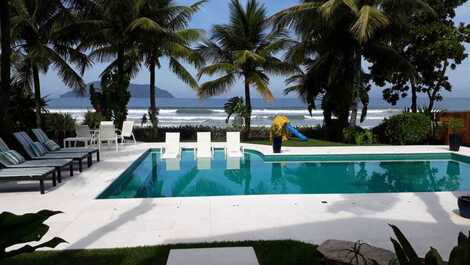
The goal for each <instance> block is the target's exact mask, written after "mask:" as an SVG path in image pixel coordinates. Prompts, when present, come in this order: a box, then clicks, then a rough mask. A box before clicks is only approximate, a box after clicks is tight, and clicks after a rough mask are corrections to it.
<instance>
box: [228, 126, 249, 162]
mask: <svg viewBox="0 0 470 265" xmlns="http://www.w3.org/2000/svg"><path fill="white" fill-rule="evenodd" d="M244 152H245V150H244V149H243V146H241V144H240V132H227V143H226V145H225V157H228V158H242V157H243V153H244Z"/></svg>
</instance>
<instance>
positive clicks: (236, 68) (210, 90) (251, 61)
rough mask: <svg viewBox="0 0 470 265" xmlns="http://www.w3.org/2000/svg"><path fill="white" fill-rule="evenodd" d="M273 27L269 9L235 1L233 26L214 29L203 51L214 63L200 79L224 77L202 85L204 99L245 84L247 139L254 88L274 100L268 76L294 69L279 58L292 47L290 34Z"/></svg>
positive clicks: (205, 56) (200, 71)
mask: <svg viewBox="0 0 470 265" xmlns="http://www.w3.org/2000/svg"><path fill="white" fill-rule="evenodd" d="M269 27H270V24H269V20H268V17H267V15H266V9H265V7H264V5H261V4H259V3H258V1H257V0H249V1H248V2H247V4H246V6H245V7H243V6H242V5H241V3H240V1H239V0H231V3H230V21H229V23H228V24H223V25H216V26H214V27H213V29H212V37H211V39H210V40H207V41H205V42H204V44H203V45H201V47H200V48H199V50H200V53H201V55H202V56H203V58H205V59H206V60H208V61H210V62H211V63H212V64H211V65H208V66H205V67H202V68H201V69H200V70H199V78H201V77H202V76H203V75H209V76H212V75H214V74H221V75H222V76H220V77H218V78H217V79H215V80H212V81H208V82H206V83H204V84H202V85H201V87H200V89H199V93H198V94H199V97H200V98H206V97H211V96H216V95H219V94H222V93H225V92H227V90H228V89H230V88H231V87H232V86H233V85H234V84H235V82H236V80H237V78H242V79H243V80H244V87H245V103H246V107H247V111H246V116H245V117H244V118H245V136H246V137H249V134H250V126H251V112H252V106H251V88H252V87H255V88H256V90H257V91H258V93H259V94H260V95H261V96H263V98H264V99H266V100H272V99H273V95H272V93H271V91H270V89H269V76H268V75H267V74H287V73H290V72H292V71H293V69H294V68H293V67H292V66H291V65H289V64H287V63H284V62H283V61H281V60H280V59H278V58H277V57H275V55H276V54H277V53H278V52H279V51H281V50H283V49H284V48H285V47H286V46H287V44H288V40H287V39H286V34H285V33H284V32H283V31H269Z"/></svg>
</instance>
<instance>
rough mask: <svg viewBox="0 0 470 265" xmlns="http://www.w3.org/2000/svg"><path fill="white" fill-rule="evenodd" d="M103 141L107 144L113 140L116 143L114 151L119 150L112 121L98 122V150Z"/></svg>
mask: <svg viewBox="0 0 470 265" xmlns="http://www.w3.org/2000/svg"><path fill="white" fill-rule="evenodd" d="M103 141H105V142H107V143H108V144H110V143H112V142H114V143H115V144H116V152H119V141H118V134H117V133H116V128H115V127H114V123H113V122H112V121H102V122H101V123H100V131H99V133H98V149H100V150H101V144H102V143H103Z"/></svg>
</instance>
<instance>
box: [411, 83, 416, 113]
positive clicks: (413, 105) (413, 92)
mask: <svg viewBox="0 0 470 265" xmlns="http://www.w3.org/2000/svg"><path fill="white" fill-rule="evenodd" d="M411 112H414V113H416V112H418V95H417V91H416V85H414V84H411Z"/></svg>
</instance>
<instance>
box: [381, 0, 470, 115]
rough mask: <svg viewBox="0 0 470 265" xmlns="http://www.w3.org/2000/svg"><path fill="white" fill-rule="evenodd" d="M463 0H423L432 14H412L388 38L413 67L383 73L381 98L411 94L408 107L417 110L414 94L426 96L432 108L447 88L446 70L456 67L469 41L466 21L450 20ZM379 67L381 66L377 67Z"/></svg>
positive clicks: (386, 65)
mask: <svg viewBox="0 0 470 265" xmlns="http://www.w3.org/2000/svg"><path fill="white" fill-rule="evenodd" d="M466 2H467V0H449V1H439V0H437V1H435V0H433V1H427V3H428V4H429V5H430V6H431V7H432V8H433V10H434V13H433V14H426V13H423V14H422V15H420V16H412V17H411V21H410V22H411V23H409V24H408V26H407V27H406V28H403V30H402V32H404V34H400V35H399V36H395V38H392V46H393V47H394V49H396V50H397V51H399V53H400V54H402V55H403V56H404V57H406V58H407V59H408V60H409V61H410V63H411V64H412V65H413V66H414V67H415V69H416V71H415V72H416V74H415V75H411V76H410V75H409V74H408V73H407V71H406V69H398V70H397V71H395V72H394V73H393V74H391V75H386V76H385V80H382V82H381V84H382V85H385V81H387V84H391V86H390V87H389V88H387V89H385V90H384V98H385V99H386V100H387V101H389V102H390V103H392V104H396V102H397V101H398V100H399V99H400V98H403V97H406V96H408V94H411V111H412V112H417V111H418V107H419V106H418V94H419V93H423V94H425V95H426V96H427V97H428V106H427V111H428V112H431V111H433V108H434V104H435V102H436V101H439V100H442V92H444V91H449V92H450V91H451V90H452V84H451V82H450V81H449V77H448V73H449V71H450V70H454V69H455V68H457V66H458V65H459V64H461V63H462V62H463V61H464V60H465V58H467V56H468V55H467V53H466V52H465V46H464V44H465V42H470V25H464V24H460V25H456V24H455V23H454V20H453V19H454V17H455V10H456V9H457V8H458V7H460V6H462V5H463V4H465V3H466ZM390 64H393V62H388V63H387V62H384V64H378V65H375V66H374V67H375V68H374V70H376V71H387V70H388V69H390V68H391V67H390ZM381 68H382V69H381Z"/></svg>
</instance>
